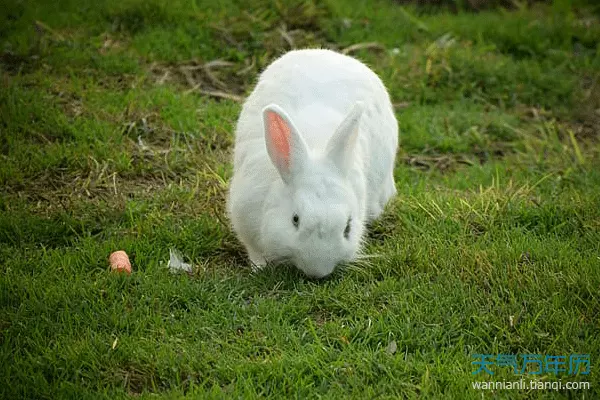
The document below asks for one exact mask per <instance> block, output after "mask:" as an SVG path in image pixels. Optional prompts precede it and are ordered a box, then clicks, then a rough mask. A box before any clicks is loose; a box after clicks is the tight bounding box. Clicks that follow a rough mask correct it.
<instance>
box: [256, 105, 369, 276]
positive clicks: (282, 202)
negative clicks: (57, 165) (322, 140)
mask: <svg viewBox="0 0 600 400" xmlns="http://www.w3.org/2000/svg"><path fill="white" fill-rule="evenodd" d="M362 111H363V107H362V104H361V103H357V104H355V105H354V107H353V108H352V110H351V111H350V112H349V113H348V115H347V116H346V117H345V118H344V120H343V121H342V123H341V124H340V125H339V126H338V128H337V129H336V131H335V132H334V133H333V135H332V136H331V139H330V140H329V142H328V144H327V146H326V148H325V150H324V151H323V152H320V153H316V152H313V151H311V149H309V148H308V146H307V145H306V143H305V141H304V139H303V137H302V134H301V133H300V132H299V131H298V129H297V128H296V126H295V125H294V123H293V122H292V120H291V119H290V117H289V116H288V114H287V113H286V112H285V111H284V110H283V109H281V108H280V107H279V106H277V105H274V104H272V105H269V106H267V107H265V108H264V109H263V122H264V130H265V141H266V146H267V151H268V154H269V157H270V158H271V161H272V163H273V165H274V166H275V168H276V169H277V171H278V172H279V175H280V177H281V180H278V181H277V182H276V184H275V185H273V186H272V188H271V190H270V191H269V193H268V194H267V199H266V202H265V206H264V207H265V208H264V212H265V215H264V218H263V224H262V227H261V237H260V240H261V242H262V245H263V248H264V249H265V253H266V255H267V259H268V260H269V261H274V262H279V261H288V262H292V263H293V264H294V265H295V266H296V267H297V268H299V269H300V270H302V271H303V272H304V273H305V274H306V275H308V276H311V277H315V278H323V277H325V276H327V275H329V274H331V273H332V272H333V270H334V269H335V267H336V266H337V265H338V264H340V263H343V262H348V261H351V260H353V259H354V258H355V256H356V254H357V252H358V250H359V247H360V243H361V237H362V234H363V229H364V218H365V216H364V214H365V211H364V210H365V205H364V198H365V193H364V191H365V188H364V183H362V182H364V179H362V177H361V176H359V174H361V173H362V172H361V170H362V169H361V168H359V164H358V163H361V162H362V161H361V159H360V156H361V155H360V154H358V150H359V149H358V146H357V141H358V135H359V121H360V118H361V115H362Z"/></svg>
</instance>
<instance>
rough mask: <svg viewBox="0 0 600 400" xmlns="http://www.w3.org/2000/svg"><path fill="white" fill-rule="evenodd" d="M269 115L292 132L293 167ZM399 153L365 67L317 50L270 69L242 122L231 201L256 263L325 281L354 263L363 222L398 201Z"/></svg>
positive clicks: (388, 113) (387, 105) (384, 103)
mask: <svg viewBox="0 0 600 400" xmlns="http://www.w3.org/2000/svg"><path fill="white" fill-rule="evenodd" d="M269 113H276V114H277V115H278V116H279V117H277V115H275V114H269ZM268 115H271V118H274V120H277V121H279V120H281V121H284V122H285V123H286V124H287V125H286V126H288V127H289V129H290V130H291V135H290V137H291V142H290V147H289V148H290V157H289V165H288V164H287V163H286V161H285V158H282V157H281V154H284V153H285V152H284V153H281V152H280V151H279V150H278V149H280V147H278V146H277V145H276V144H274V142H273V141H272V139H271V138H272V137H275V136H271V134H270V133H269V132H273V131H275V132H280V130H279V129H275V130H273V129H269V126H277V127H279V126H281V125H280V124H279V125H268V124H267V122H266V121H268V118H269V117H268ZM279 118H280V119H279ZM397 147H398V127H397V122H396V118H395V116H394V112H393V109H392V105H391V102H390V98H389V95H388V93H387V91H386V89H385V87H384V85H383V83H382V82H381V80H380V79H379V78H378V77H377V75H376V74H375V73H374V72H373V71H371V70H370V69H369V68H368V67H367V66H365V65H364V64H362V63H361V62H359V61H358V60H356V59H354V58H352V57H348V56H345V55H341V54H339V53H336V52H333V51H329V50H316V49H314V50H297V51H290V52H289V53H287V54H285V55H283V56H282V57H281V58H279V59H278V60H276V61H275V62H273V63H272V64H271V65H270V66H269V67H267V69H266V70H265V71H264V72H263V73H262V74H261V76H260V78H259V81H258V84H257V85H256V87H255V89H254V91H253V92H252V93H251V94H250V96H249V97H248V99H247V100H246V102H245V104H244V106H243V109H242V113H241V115H240V117H239V120H238V124H237V129H236V143H235V155H234V174H233V179H232V181H231V187H230V193H229V200H228V211H229V215H230V219H231V221H232V224H233V228H234V230H235V232H236V233H237V235H238V237H239V239H240V240H241V242H242V243H243V244H244V246H245V247H246V249H247V251H248V255H249V257H250V260H251V261H252V263H253V264H254V265H255V266H257V267H259V268H260V267H262V266H264V265H265V264H266V263H267V262H278V261H283V260H285V261H291V262H292V263H294V264H295V265H296V266H297V267H298V268H299V269H301V270H302V271H304V273H306V274H307V275H309V276H312V277H317V278H321V277H324V276H327V275H329V274H330V273H331V272H332V271H333V270H334V268H335V266H336V265H337V264H339V263H342V262H348V261H352V260H353V259H354V258H355V257H356V255H357V254H358V251H359V249H360V244H361V237H362V235H363V232H364V228H365V224H366V223H367V222H368V221H370V220H372V219H375V218H377V217H378V216H379V215H380V214H381V212H382V211H383V208H384V206H385V204H386V203H387V202H388V200H389V199H390V198H391V197H393V196H394V195H395V194H396V188H395V185H394V177H393V169H394V159H395V155H396V150H397ZM284 148H285V146H284ZM294 214H297V215H298V216H299V224H298V228H296V227H295V226H294V223H293V221H292V219H293V215H294ZM348 217H351V219H352V222H351V230H350V235H349V238H348V239H346V238H345V237H344V230H345V227H346V223H347V221H348Z"/></svg>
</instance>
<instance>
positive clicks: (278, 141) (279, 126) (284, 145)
mask: <svg viewBox="0 0 600 400" xmlns="http://www.w3.org/2000/svg"><path fill="white" fill-rule="evenodd" d="M267 120H268V124H269V127H268V128H269V129H268V132H269V136H270V137H271V142H272V143H273V146H274V147H275V149H274V150H275V151H276V152H277V156H278V158H280V159H281V160H282V161H283V162H284V164H285V167H286V168H289V167H290V127H289V126H288V125H287V124H286V123H285V121H284V120H283V118H281V116H280V115H279V114H277V113H275V112H273V111H269V112H268V113H267Z"/></svg>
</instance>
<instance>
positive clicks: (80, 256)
mask: <svg viewBox="0 0 600 400" xmlns="http://www.w3.org/2000/svg"><path fill="white" fill-rule="evenodd" d="M248 3H249V4H248ZM521 3H524V2H521ZM579 3H582V4H580V5H578V6H573V7H571V6H570V5H569V2H561V1H555V2H554V4H536V5H534V6H531V7H522V8H516V9H513V10H510V11H507V10H502V9H489V10H485V11H481V12H478V13H468V12H464V11H463V12H460V11H459V12H458V13H451V12H449V11H448V9H447V8H442V9H435V8H427V9H419V8H414V7H411V6H406V5H404V6H402V7H401V6H400V5H399V2H394V1H384V0H377V1H375V0H374V1H356V2H346V1H342V0H323V1H316V0H315V1H314V2H313V1H309V0H294V1H291V2H283V1H270V0H254V1H251V2H247V1H237V0H227V1H223V2H218V3H217V2H213V1H209V0H196V1H192V2H186V1H181V0H173V1H169V2H162V1H158V0H145V1H137V0H119V1H116V0H104V1H98V2H84V4H81V2H75V1H68V0H60V1H54V2H45V1H31V2H22V1H17V0H9V1H8V2H7V3H6V4H4V5H3V10H2V11H1V16H0V18H1V19H0V45H1V46H2V50H0V73H1V77H0V188H1V189H0V260H1V261H0V265H1V269H0V271H1V274H0V346H1V351H0V364H1V366H0V397H1V398H52V399H55V398H86V397H89V398H97V397H104V398H120V397H127V396H142V397H153V396H154V395H159V396H161V397H166V398H177V397H180V396H184V395H189V396H190V397H193V398H230V397H237V398H247V397H248V398H251V397H258V396H265V397H273V398H281V397H293V398H318V397H323V398H397V397H401V398H415V397H419V396H421V397H424V398H441V397H447V398H473V399H475V398H480V397H481V396H482V395H483V396H485V397H487V396H494V397H499V398H537V397H564V398H572V397H576V398H580V397H584V398H596V397H598V396H599V395H600V388H599V386H598V385H599V383H600V380H599V379H598V373H597V371H596V368H597V366H598V362H599V361H600V297H599V293H600V168H599V167H600V137H599V132H600V94H599V93H600V82H599V81H598V79H599V78H600V47H599V44H598V43H600V20H599V17H598V14H597V11H598V8H597V7H596V8H595V9H594V5H593V4H592V3H593V2H590V4H589V5H586V4H585V3H584V2H579ZM461 4H463V3H461V2H456V5H458V6H460V5H461ZM464 4H466V3H464ZM454 9H457V8H456V7H454ZM460 9H461V7H458V10H460ZM366 42H376V43H378V44H379V45H380V47H368V48H363V49H359V50H357V51H355V52H353V53H352V54H353V55H355V56H356V57H358V58H360V59H362V60H364V61H365V62H367V63H368V64H369V65H371V66H372V68H373V69H374V70H375V71H376V72H377V73H378V74H379V75H380V76H381V77H382V79H383V80H384V82H385V83H386V85H387V87H388V88H389V91H390V93H391V95H392V98H393V102H394V103H395V104H396V114H397V117H398V122H399V126H400V130H401V150H400V152H399V154H398V162H397V166H396V170H395V177H396V183H397V187H398V192H399V193H398V197H397V198H396V199H395V200H394V201H393V202H392V203H391V204H390V206H389V208H388V209H387V211H386V213H385V215H384V217H382V218H381V219H380V220H379V221H377V222H376V223H374V225H373V226H372V227H370V229H369V231H368V240H367V252H368V253H369V254H373V255H377V257H375V258H373V259H371V261H370V263H368V264H366V265H364V266H362V267H361V268H353V269H349V270H346V271H343V272H337V273H336V274H335V275H334V276H333V277H332V278H331V279H328V280H326V281H311V280H308V279H306V278H305V277H303V276H302V275H301V274H300V273H298V272H297V271H295V270H293V269H287V268H280V269H271V270H267V271H264V272H261V273H257V274H252V273H251V271H250V268H249V265H248V261H247V260H246V258H245V254H244V251H243V248H242V246H241V245H240V244H239V242H238V241H237V240H236V238H235V236H234V235H233V233H232V232H231V229H230V227H229V225H228V222H227V219H226V215H225V212H224V201H225V195H226V190H227V182H228V180H229V178H230V177H231V162H230V159H231V153H232V144H233V129H234V126H235V121H236V118H237V115H238V113H239V111H240V108H241V105H240V103H239V102H237V101H236V99H238V98H239V97H240V96H243V95H245V94H247V93H248V92H249V90H251V88H252V84H253V82H254V81H255V79H256V75H257V73H258V72H259V71H261V70H262V69H263V68H264V67H265V66H266V65H268V63H269V62H271V61H272V60H273V58H274V57H277V56H278V55H280V54H282V53H283V52H285V51H286V50H288V49H289V48H290V47H291V46H295V47H305V46H309V47H314V46H324V47H329V48H335V49H344V48H346V47H348V46H351V45H354V44H357V43H366ZM381 46H382V47H381ZM214 60H221V61H226V62H227V63H214ZM211 62H213V63H212V64H209V66H212V67H210V68H209V70H208V72H207V71H206V69H204V68H203V66H204V65H205V64H206V63H211ZM214 92H220V93H226V94H227V96H229V97H230V99H228V98H221V97H215V96H214ZM207 93H208V94H207ZM210 93H212V94H210ZM170 248H177V249H179V250H180V251H181V252H182V253H183V254H185V256H186V258H187V260H189V261H190V262H192V263H193V264H194V266H195V268H194V273H193V274H192V275H191V276H188V275H172V274H170V273H169V272H168V270H167V268H166V262H167V260H168V257H169V249H170ZM118 249H124V250H126V251H127V252H128V253H129V255H130V257H131V260H132V264H133V269H134V272H133V274H132V275H131V276H121V275H115V274H111V273H110V272H109V270H108V265H107V258H108V255H109V254H110V253H111V252H112V251H115V250H118ZM392 343H395V344H396V350H395V351H392V350H391V348H392V347H393V345H392ZM390 346H391V347H390ZM477 353H484V354H492V355H496V354H503V353H507V354H527V353H534V354H547V355H567V356H568V355H570V354H573V353H585V354H590V355H591V363H592V373H591V374H590V375H587V376H586V375H580V376H571V375H568V374H563V375H559V376H558V377H556V376H554V375H552V374H550V373H544V374H542V375H541V376H538V378H540V379H542V380H550V381H553V380H556V379H561V380H562V381H563V383H566V382H567V381H588V382H591V384H592V387H591V389H589V390H582V391H566V390H561V391H552V390H546V391H528V390H521V391H502V390H499V391H495V392H489V391H488V392H479V391H476V390H474V389H472V388H471V382H473V381H474V380H496V381H502V380H518V379H520V378H521V377H520V376H517V375H514V374H512V373H510V372H509V371H508V369H500V368H498V369H496V371H497V375H495V376H493V377H490V376H487V375H478V376H473V375H472V371H473V370H474V367H473V365H472V364H471V362H472V361H474V358H473V354H477ZM525 377H526V378H535V376H533V375H525Z"/></svg>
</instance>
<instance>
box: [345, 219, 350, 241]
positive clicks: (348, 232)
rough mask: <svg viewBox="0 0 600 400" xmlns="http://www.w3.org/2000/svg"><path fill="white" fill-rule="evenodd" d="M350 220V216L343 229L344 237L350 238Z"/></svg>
mask: <svg viewBox="0 0 600 400" xmlns="http://www.w3.org/2000/svg"><path fill="white" fill-rule="evenodd" d="M350 222H352V218H348V222H346V229H344V237H345V238H346V239H348V238H350Z"/></svg>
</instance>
